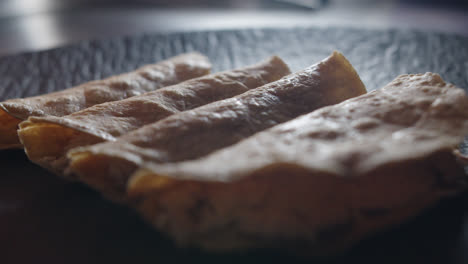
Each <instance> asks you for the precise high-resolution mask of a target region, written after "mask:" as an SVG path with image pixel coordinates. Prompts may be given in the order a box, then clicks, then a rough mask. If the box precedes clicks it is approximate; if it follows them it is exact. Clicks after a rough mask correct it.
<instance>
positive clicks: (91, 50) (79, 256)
mask: <svg viewBox="0 0 468 264" xmlns="http://www.w3.org/2000/svg"><path fill="white" fill-rule="evenodd" d="M192 50H197V51H200V52H202V53H204V54H206V55H208V56H209V57H210V59H211V60H212V61H213V63H214V70H215V71H219V70H225V69H229V68H233V67H238V66H242V65H246V64H250V63H254V62H256V61H258V60H261V59H263V58H265V57H268V56H270V55H271V54H277V55H280V56H281V57H283V58H284V60H285V61H286V62H287V63H288V64H290V66H291V68H292V70H299V69H301V68H303V67H306V66H308V65H311V64H313V63H315V62H317V61H318V60H321V59H323V58H325V57H326V56H328V55H329V54H330V53H331V52H332V51H333V50H338V51H341V52H342V53H343V54H344V55H345V56H346V57H347V58H348V59H349V60H350V61H351V63H352V64H353V65H354V66H355V68H356V69H357V71H358V73H359V74H360V76H361V77H362V80H363V81H364V83H365V84H366V86H367V88H368V90H373V89H377V88H379V87H381V86H383V85H384V84H386V83H387V82H389V81H390V80H392V79H393V78H395V77H396V76H397V75H398V74H402V73H421V72H427V71H432V72H436V73H439V74H441V76H442V77H443V78H444V79H445V80H446V81H449V82H452V83H454V84H456V85H457V86H460V87H463V88H465V89H467V88H468V38H467V37H463V36H459V35H451V34H441V33H426V32H418V31H405V30H360V29H351V28H343V27H332V28H327V27H321V28H315V27H306V28H289V29H255V30H231V31H205V32H185V33H167V34H162V33H161V34H147V35H138V36H133V37H124V38H120V37H118V38H113V39H104V40H96V41H86V42H80V43H79V44H75V45H73V46H67V47H61V48H58V49H53V50H48V51H41V52H35V53H26V54H21V55H14V56H6V57H3V58H0V100H4V99H7V98H13V97H23V96H31V95H36V94H41V93H45V92H50V91H55V90H60V89H64V88H67V87H70V86H72V85H76V84H78V83H81V82H84V81H88V80H92V79H99V78H103V77H106V76H109V75H111V74H116V73H121V72H124V71H130V70H132V69H134V68H136V67H137V66H139V65H143V64H146V63H151V62H154V61H157V60H161V59H164V58H168V57H170V56H173V55H176V54H179V53H183V52H187V51H192ZM0 169H1V170H0V171H1V175H0V263H37V262H40V263H42V262H45V261H47V262H48V263H169V262H170V263H174V262H176V263H178V262H180V261H190V262H203V263H219V262H222V263H240V262H242V263H244V262H247V263H257V262H265V263H266V262H272V261H274V260H277V261H282V262H289V263H290V262H310V260H308V261H306V260H304V259H299V258H296V257H292V256H288V255H286V254H283V253H281V252H278V251H275V252H271V251H256V252H252V253H245V254H227V255H216V254H215V255H213V254H205V253H201V252H198V251H196V250H180V249H177V248H175V247H174V246H173V245H172V244H171V242H170V241H168V240H166V239H165V238H164V237H163V236H161V235H160V234H158V233H157V232H156V231H153V230H152V229H151V228H149V227H148V226H146V225H145V224H144V223H143V222H142V221H141V220H140V218H139V217H138V216H137V215H135V214H134V213H133V212H132V211H131V210H128V209H126V208H123V207H120V206H117V205H113V204H111V203H110V202H107V201H105V200H104V199H102V198H101V197H100V196H99V194H97V193H95V192H93V191H91V190H89V189H87V188H86V187H85V186H82V185H80V184H74V183H68V182H65V181H62V180H60V179H58V178H56V177H54V176H53V175H51V174H50V173H48V172H46V171H45V170H43V169H41V168H39V167H37V166H35V165H33V164H31V163H30V162H29V161H28V160H27V158H26V157H25V155H24V153H23V152H22V151H1V152H0ZM395 191H396V192H397V191H398V190H395ZM467 204H468V195H461V196H459V197H454V198H450V199H447V200H444V201H442V202H441V203H440V204H439V205H437V206H435V207H434V208H431V209H429V210H427V211H426V212H425V213H424V214H422V215H420V216H418V217H416V218H415V219H412V220H410V221H408V222H407V223H405V224H402V225H400V226H396V227H394V228H392V229H391V230H387V231H383V232H382V233H380V234H377V235H375V236H374V237H372V238H369V239H367V240H366V241H363V242H362V243H360V244H359V245H357V246H356V247H355V248H353V249H352V250H350V251H349V252H347V253H344V254H343V255H340V256H335V257H333V258H329V259H320V260H314V263H468V209H467V207H468V206H467Z"/></svg>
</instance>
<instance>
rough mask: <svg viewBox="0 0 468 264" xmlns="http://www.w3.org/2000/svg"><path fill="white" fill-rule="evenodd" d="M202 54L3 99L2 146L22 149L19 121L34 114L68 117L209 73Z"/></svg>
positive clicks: (0, 109) (0, 110)
mask: <svg viewBox="0 0 468 264" xmlns="http://www.w3.org/2000/svg"><path fill="white" fill-rule="evenodd" d="M210 69H211V64H210V62H209V60H208V58H206V57H205V56H203V55H201V54H199V53H188V54H182V55H179V56H176V57H173V58H170V59H168V60H165V61H161V62H159V63H156V64H151V65H146V66H144V67H142V68H140V69H137V70H136V71H133V72H130V73H126V74H121V75H117V76H113V77H110V78H107V79H104V80H99V81H92V82H88V83H85V84H82V85H79V86H77V87H74V88H69V89H65V90H63V91H59V92H54V93H49V94H45V95H40V96H35V97H28V98H18V99H11V100H7V101H4V102H0V124H2V126H1V127H0V149H6V148H18V147H21V144H20V142H19V140H18V137H17V136H16V135H15V134H16V130H17V126H18V124H19V123H20V122H21V121H23V120H26V119H27V118H28V117H30V116H48V115H51V116H64V115H68V114H71V113H74V112H77V111H79V110H82V109H85V108H88V107H90V106H93V105H96V104H101V103H104V102H110V101H116V100H122V99H125V98H128V97H132V96H135V95H139V94H142V93H145V92H148V91H153V90H156V89H159V88H161V87H164V86H168V85H173V84H176V83H179V82H182V81H185V80H189V79H192V78H195V77H199V76H202V75H205V74H208V73H209V72H210Z"/></svg>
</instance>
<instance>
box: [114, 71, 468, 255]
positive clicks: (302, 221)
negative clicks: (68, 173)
mask: <svg viewBox="0 0 468 264" xmlns="http://www.w3.org/2000/svg"><path fill="white" fill-rule="evenodd" d="M467 133H468V98H467V96H466V95H465V92H464V91H463V90H462V89H459V88H456V87H455V86H453V85H451V84H446V83H445V82H444V81H443V80H442V78H441V77H440V76H439V75H437V74H433V73H426V74H416V75H412V74H411V75H401V76H399V77H398V78H396V79H395V80H394V81H392V82H391V83H390V84H388V85H387V86H386V87H384V88H382V89H380V90H376V91H373V92H370V93H368V94H366V95H362V96H360V97H357V98H353V99H349V100H347V101H344V102H342V103H340V104H337V105H333V106H328V107H325V108H322V109H319V110H317V111H314V112H312V113H309V114H307V115H303V116H301V117H298V118H296V119H294V120H292V121H289V122H286V123H283V124H280V125H277V126H275V127H273V128H271V129H268V130H266V131H263V132H260V133H258V134H256V135H253V136H251V137H249V138H247V139H245V140H243V141H241V142H239V143H237V144H235V145H232V146H230V147H227V148H224V149H221V150H219V151H216V152H213V153H211V154H210V155H208V156H205V157H202V158H200V159H196V160H190V161H184V162H175V163H165V164H164V163H163V164H161V163H160V162H158V161H156V162H152V160H151V159H145V161H144V163H143V162H140V163H142V165H143V167H144V168H142V169H140V170H139V171H137V172H136V173H135V174H134V175H133V176H132V177H131V179H130V180H129V184H128V196H129V198H130V201H131V202H130V203H134V205H135V206H136V207H137V208H138V209H139V211H140V212H141V214H142V215H143V216H144V217H145V218H146V220H147V221H148V222H150V223H151V224H153V225H154V227H156V228H157V229H158V230H160V231H163V232H165V233H166V234H168V235H169V236H170V237H171V238H173V239H174V240H175V241H176V242H177V244H179V245H181V246H197V247H201V248H204V249H207V250H222V251H224V250H237V249H248V248H258V247H277V246H281V247H290V248H298V247H300V248H301V249H304V250H306V251H307V252H308V253H311V254H319V255H320V254H325V253H331V252H334V251H336V250H341V249H344V248H347V247H349V246H352V245H353V244H355V243H356V242H357V241H359V240H360V239H362V238H364V237H366V236H368V235H369V234H371V233H373V232H375V231H377V230H381V229H385V228H387V227H389V226H390V225H392V224H397V223H399V222H401V221H403V220H404V219H407V218H408V217H411V216H414V215H416V214H418V213H419V212H421V211H422V210H423V209H425V208H427V207H429V206H431V205H434V204H435V203H436V202H437V201H439V200H440V199H441V198H442V197H444V196H449V195H453V194H456V193H458V192H460V191H462V190H464V189H465V188H466V187H467V179H468V178H467V176H466V174H465V172H464V169H463V165H462V164H461V163H460V162H459V159H458V157H457V155H458V154H457V152H456V151H454V150H455V149H456V148H457V146H458V145H459V143H460V142H462V141H463V138H464V136H465V135H466V134H467ZM109 153H111V152H109ZM134 153H135V152H134ZM134 153H132V154H131V155H135V154H134ZM148 154H150V153H149V152H148V153H147V155H148ZM131 155H129V156H128V159H130V157H132V156H131Z"/></svg>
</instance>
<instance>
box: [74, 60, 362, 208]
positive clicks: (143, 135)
mask: <svg viewBox="0 0 468 264" xmlns="http://www.w3.org/2000/svg"><path fill="white" fill-rule="evenodd" d="M365 92H366V89H365V87H364V85H363V83H362V82H361V80H360V78H359V76H358V75H357V73H356V71H355V70H354V69H353V67H352V66H351V64H350V63H349V62H348V61H347V60H346V58H345V57H344V56H343V55H341V54H340V53H338V52H334V53H333V54H332V55H331V56H330V57H328V58H326V59H325V60H323V61H321V62H320V63H317V64H315V65H312V66H310V67H309V68H306V69H305V70H303V71H300V72H298V73H295V74H291V75H289V76H286V77H284V78H282V79H280V80H278V81H276V82H273V83H270V84H266V85H264V86H263V87H259V88H257V89H254V90H250V91H248V92H245V93H243V94H241V95H238V96H236V97H233V98H230V99H226V100H223V101H218V102H214V103H211V104H208V105H206V106H202V107H199V108H196V109H193V110H190V111H186V112H183V113H179V114H177V115H173V116H170V117H167V118H165V119H163V120H161V121H159V122H156V123H154V124H151V125H147V126H145V127H142V128H140V129H138V130H135V131H134V132H131V133H129V134H126V135H124V136H122V137H120V138H118V139H117V140H116V141H115V142H106V143H101V144H96V145H93V146H89V147H85V148H77V149H74V150H72V151H70V152H69V158H70V159H71V162H70V169H71V171H73V172H74V173H75V174H77V175H78V178H79V179H80V180H81V181H83V182H85V183H87V184H88V185H90V186H91V187H93V188H96V189H98V190H100V191H101V192H102V193H103V194H104V195H105V196H107V197H109V198H111V199H114V200H116V201H123V200H125V197H124V194H125V186H126V182H127V180H128V177H129V176H130V175H131V174H132V173H133V172H134V171H135V170H136V169H137V168H138V166H140V165H141V164H143V163H144V162H147V161H152V162H174V161H181V160H188V159H194V158H198V157H201V156H203V155H206V154H208V153H210V152H212V151H215V150H217V149H220V148H223V147H226V146H229V145H232V144H234V143H236V142H238V141H240V140H242V139H243V138H245V137H248V136H250V135H252V134H254V133H256V132H259V131H261V130H264V129H266V128H269V127H272V126H274V125H276V124H279V123H282V122H285V121H288V120H290V119H292V118H295V117H297V116H299V115H301V114H305V113H308V112H310V111H312V110H315V109H317V108H320V107H323V106H326V105H331V104H335V103H338V102H341V101H343V100H346V99H348V98H352V97H355V96H359V95H361V94H364V93H365Z"/></svg>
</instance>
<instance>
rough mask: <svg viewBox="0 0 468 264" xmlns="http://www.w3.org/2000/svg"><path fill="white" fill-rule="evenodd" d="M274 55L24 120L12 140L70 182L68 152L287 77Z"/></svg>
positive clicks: (30, 156)
mask: <svg viewBox="0 0 468 264" xmlns="http://www.w3.org/2000/svg"><path fill="white" fill-rule="evenodd" d="M289 73H290V71H289V68H288V66H287V65H286V64H285V63H284V62H283V61H282V60H281V59H280V58H279V57H277V56H273V57H270V58H268V59H267V60H265V61H262V62H260V63H258V64H255V65H251V66H248V67H244V68H240V69H236V70H231V71H226V72H221V73H216V74H211V75H207V76H203V77H199V78H195V79H191V80H188V81H185V82H182V83H179V84H177V85H173V86H168V87H164V88H162V89H158V90H156V91H152V92H148V93H145V94H142V95H139V96H134V97H131V98H128V99H124V100H120V101H114V102H108V103H104V104H99V105H95V106H92V107H89V108H86V109H84V110H81V111H79V112H76V113H73V114H70V115H67V116H63V117H55V116H45V117H30V118H29V119H28V120H27V121H25V122H22V123H21V124H20V129H19V131H18V135H19V137H20V140H21V142H22V143H23V145H24V148H25V151H26V153H27V155H28V157H29V158H30V159H31V160H32V161H33V162H35V163H37V164H39V165H41V166H43V167H45V168H47V169H49V170H51V171H53V172H55V173H56V174H57V175H64V176H66V177H68V178H71V177H72V176H73V175H72V174H68V173H67V172H66V171H65V169H66V167H67V165H68V159H67V157H66V153H67V151H68V150H70V149H72V148H75V147H79V146H87V145H92V144H96V143H98V142H103V141H107V140H110V141H115V140H116V139H115V138H116V137H118V136H120V135H124V134H126V133H128V132H130V131H132V130H135V129H137V128H140V127H142V126H144V125H146V124H150V123H154V122H156V121H158V120H161V119H163V118H165V117H167V116H170V115H173V114H176V113H179V112H182V111H186V110H189V109H193V108H196V107H198V106H202V105H205V104H208V103H211V102H214V101H218V100H222V99H225V98H229V97H232V96H235V95H238V94H241V93H243V92H246V91H248V90H250V89H254V88H256V87H259V86H262V85H264V84H267V83H270V82H273V81H276V80H278V79H280V78H281V77H283V76H285V75H287V74H289Z"/></svg>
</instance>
